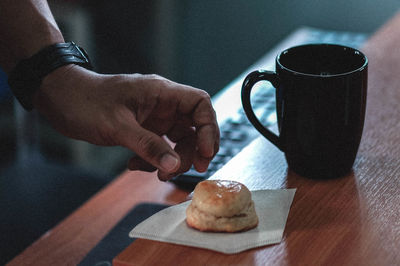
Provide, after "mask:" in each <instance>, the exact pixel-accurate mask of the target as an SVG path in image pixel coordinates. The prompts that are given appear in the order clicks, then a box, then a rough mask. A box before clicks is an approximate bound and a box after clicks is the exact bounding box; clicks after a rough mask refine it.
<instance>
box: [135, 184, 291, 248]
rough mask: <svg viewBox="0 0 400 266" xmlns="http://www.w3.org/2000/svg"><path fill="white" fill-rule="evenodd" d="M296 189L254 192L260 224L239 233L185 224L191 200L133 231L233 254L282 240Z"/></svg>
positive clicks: (151, 218)
mask: <svg viewBox="0 0 400 266" xmlns="http://www.w3.org/2000/svg"><path fill="white" fill-rule="evenodd" d="M295 192H296V189H281V190H257V191H252V192H251V193H252V198H253V200H254V203H255V208H256V212H257V215H258V218H259V224H258V226H257V227H256V228H254V229H252V230H249V231H246V232H239V233H212V232H200V231H197V230H195V229H192V228H190V227H189V226H187V224H186V221H185V219H186V208H187V206H188V205H189V204H190V201H186V202H184V203H181V204H178V205H175V206H172V207H169V208H166V209H164V210H162V211H160V212H158V213H156V214H154V215H153V216H151V217H149V218H148V219H146V220H145V221H143V222H141V223H140V224H138V225H137V226H136V227H135V228H134V229H133V230H132V231H131V232H130V233H129V236H130V237H133V238H145V239H151V240H157V241H162V242H168V243H174V244H180V245H186V246H192V247H199V248H205V249H211V250H214V251H219V252H222V253H227V254H233V253H238V252H241V251H244V250H247V249H251V248H255V247H260V246H264V245H269V244H275V243H279V242H280V241H281V240H282V235H283V231H284V229H285V225H286V219H287V216H288V214H289V209H290V205H291V204H292V201H293V197H294V194H295Z"/></svg>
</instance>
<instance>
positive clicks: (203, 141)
mask: <svg viewBox="0 0 400 266" xmlns="http://www.w3.org/2000/svg"><path fill="white" fill-rule="evenodd" d="M188 91H190V93H184V94H183V95H182V98H181V101H180V103H179V106H178V111H179V112H181V113H184V114H189V113H190V114H191V118H192V123H193V126H194V127H195V129H196V136H197V140H196V146H197V148H198V153H199V155H200V156H201V157H204V158H208V159H210V160H211V158H212V157H214V155H215V154H216V153H217V151H218V148H219V134H220V133H219V128H218V124H217V119H216V114H215V111H214V108H213V107H212V103H211V98H210V96H209V95H208V93H206V92H205V91H202V90H199V89H195V88H191V90H188Z"/></svg>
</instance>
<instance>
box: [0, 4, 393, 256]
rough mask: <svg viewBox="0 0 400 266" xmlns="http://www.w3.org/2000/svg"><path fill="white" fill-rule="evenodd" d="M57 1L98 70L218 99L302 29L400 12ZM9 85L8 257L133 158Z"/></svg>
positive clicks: (365, 25) (340, 26) (67, 30)
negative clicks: (59, 119)
mask: <svg viewBox="0 0 400 266" xmlns="http://www.w3.org/2000/svg"><path fill="white" fill-rule="evenodd" d="M49 3H50V6H51V8H52V10H53V13H54V15H55V17H56V20H57V21H58V23H59V26H60V28H61V30H62V31H63V33H64V35H65V39H66V40H67V41H71V40H73V41H75V42H76V43H78V44H80V45H81V46H82V47H84V48H85V49H86V50H87V52H88V53H89V55H90V57H91V58H92V61H93V63H94V65H95V69H96V70H97V71H98V72H101V73H121V72H123V73H157V74H160V75H162V76H165V77H167V78H169V79H172V80H174V81H177V82H180V83H186V84H189V85H192V86H195V87H198V88H201V89H204V90H206V91H208V92H209V93H210V94H211V95H214V94H215V93H216V92H218V91H219V90H221V89H222V88H224V86H225V85H226V84H228V83H229V82H230V81H231V80H233V79H234V78H235V77H236V76H238V75H239V74H240V73H241V72H242V71H244V70H245V69H246V68H247V67H248V66H250V65H251V64H252V63H253V62H255V61H256V60H257V59H258V58H260V57H261V56H262V55H263V54H265V53H266V52H267V51H268V50H269V49H271V47H273V46H274V45H276V44H277V43H278V42H279V41H280V40H282V39H283V38H284V37H285V36H287V35H288V34H289V33H290V32H292V31H294V30H295V29H297V28H299V27H301V26H311V27H317V28H321V29H328V30H343V31H354V32H363V33H368V34H370V33H373V32H374V31H375V30H377V29H378V28H379V27H380V26H381V25H382V24H383V23H384V22H385V21H387V20H388V19H389V18H390V17H391V16H393V15H394V14H395V12H396V11H397V10H398V9H399V7H400V1H398V0H385V1H379V4H378V3H377V1H374V0H336V1H328V0H325V1H317V0H309V1H290V0H279V1H278V0H253V1H247V0H233V1H232V0H230V1H228V0H218V1H215V0H214V1H212V0H202V1H189V0H187V1H184V0H180V1H179V0H135V1H132V0H114V1H106V0H97V1H92V0H85V1H83V0H82V1H79V0H75V1H73V0H69V1H67V0H50V1H49ZM5 79H6V76H5V75H4V73H0V195H1V197H2V198H1V199H0V204H2V205H1V206H0V207H2V210H3V213H5V215H3V216H2V217H1V218H0V219H3V220H0V223H1V224H2V228H1V231H0V235H2V236H4V235H7V234H8V235H9V236H10V237H9V239H13V240H12V241H13V242H12V243H11V244H10V242H7V243H6V241H3V240H2V243H0V250H3V251H0V252H3V254H1V253H0V258H4V260H6V258H9V257H10V256H11V257H12V256H14V255H15V254H17V253H18V252H20V251H21V249H22V248H23V247H24V246H26V245H28V244H29V243H30V242H31V241H33V240H34V239H36V238H37V237H38V236H40V235H41V234H42V233H43V232H44V231H45V230H47V229H49V228H50V227H52V226H54V224H56V223H57V222H58V221H59V220H60V219H62V218H63V217H65V215H67V214H68V213H70V212H71V211H72V210H73V209H75V208H76V207H77V206H79V205H80V204H81V203H82V202H84V201H85V200H86V199H87V198H89V197H90V196H91V195H92V194H93V193H95V192H96V191H98V190H99V189H100V188H101V187H103V186H104V185H105V184H107V183H108V182H110V181H111V180H112V179H113V178H114V177H115V176H116V175H118V174H119V173H120V172H121V171H123V170H124V169H125V164H126V162H127V160H128V159H129V156H130V155H131V152H129V151H127V150H126V149H123V148H119V147H107V148H105V147H97V146H94V145H90V144H87V143H84V142H81V141H75V140H70V139H67V138H65V137H64V136H62V135H60V134H59V133H57V132H56V131H54V130H53V129H52V128H50V127H49V126H48V124H47V123H46V121H44V120H43V118H41V117H40V116H38V115H37V114H36V113H35V112H33V113H30V114H26V113H25V112H24V111H23V110H21V108H20V107H19V106H18V104H16V103H15V102H14V99H13V97H12V96H11V94H10V93H9V91H8V89H7V83H6V81H5ZM21 139H22V141H21ZM49 202H50V203H49ZM40 206H41V207H40ZM17 207H18V208H19V209H18V211H16V208H17ZM4 210H5V211H4ZM7 215H8V216H7ZM21 217H27V218H26V219H23V221H24V225H21V222H19V223H18V221H21ZM10 232H11V233H10ZM6 248H7V249H8V250H9V252H8V253H7V252H6V251H4V250H6ZM0 264H2V261H1V260H0Z"/></svg>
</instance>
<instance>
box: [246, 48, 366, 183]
mask: <svg viewBox="0 0 400 266" xmlns="http://www.w3.org/2000/svg"><path fill="white" fill-rule="evenodd" d="M367 72H368V59H367V57H366V56H365V55H364V54H363V53H361V52H360V51H358V50H356V49H353V48H350V47H345V46H340V45H333V44H308V45H301V46H296V47H292V48H289V49H287V50H285V51H283V52H282V53H280V54H279V55H278V56H277V58H276V72H272V71H266V70H259V71H254V72H252V73H250V74H249V75H247V77H246V79H245V80H244V82H243V87H242V104H243V108H244V111H245V113H246V115H247V117H248V119H249V120H250V122H251V123H252V124H253V126H254V127H255V128H256V129H257V130H258V131H259V132H260V133H261V134H262V135H263V136H264V137H265V138H267V139H268V140H269V141H271V142H272V143H273V144H274V145H275V146H277V147H278V148H279V149H280V150H282V151H283V152H284V154H285V157H286V161H287V163H288V166H289V169H291V170H293V171H294V172H296V173H297V174H299V175H302V176H306V177H310V178H333V177H340V176H343V175H346V174H348V173H349V172H350V171H351V169H352V166H353V164H354V161H355V158H356V154H357V151H358V147H359V144H360V140H361V135H362V131H363V125H364V117H365V105H366V96H367ZM262 80H267V81H269V82H271V84H272V85H273V86H274V87H275V88H276V109H277V110H276V111H277V120H278V129H279V136H278V135H276V134H274V133H273V132H272V131H270V130H269V129H268V128H266V127H264V126H263V125H262V123H261V122H260V121H259V120H258V118H257V117H256V115H255V114H254V111H253V109H252V106H251V101H250V94H251V90H252V87H253V86H254V85H255V84H256V83H257V82H259V81H262Z"/></svg>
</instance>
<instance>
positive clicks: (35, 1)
mask: <svg viewBox="0 0 400 266" xmlns="http://www.w3.org/2000/svg"><path fill="white" fill-rule="evenodd" d="M63 41H64V38H63V36H62V34H61V32H60V30H59V28H58V26H57V24H56V22H55V20H54V18H53V15H52V14H51V11H50V9H49V6H48V4H47V1H46V0H18V1H15V0H0V65H1V67H2V68H3V69H4V70H5V71H6V72H10V71H11V70H12V69H13V67H14V66H15V65H16V64H17V63H18V62H19V61H20V60H21V59H24V58H28V57H30V56H32V55H33V54H35V53H36V52H38V51H39V50H40V49H41V48H44V47H46V46H48V45H50V44H53V43H58V42H63Z"/></svg>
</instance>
